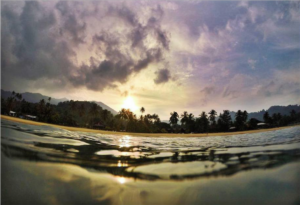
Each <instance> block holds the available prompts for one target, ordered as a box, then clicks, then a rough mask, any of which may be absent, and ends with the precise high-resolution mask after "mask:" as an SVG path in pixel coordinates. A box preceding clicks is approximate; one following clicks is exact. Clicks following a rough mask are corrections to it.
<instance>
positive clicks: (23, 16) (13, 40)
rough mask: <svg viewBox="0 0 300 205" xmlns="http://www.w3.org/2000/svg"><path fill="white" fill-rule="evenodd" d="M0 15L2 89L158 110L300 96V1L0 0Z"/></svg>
mask: <svg viewBox="0 0 300 205" xmlns="http://www.w3.org/2000/svg"><path fill="white" fill-rule="evenodd" d="M216 14H218V15H216ZM1 17H2V22H1V34H2V37H1V48H2V52H1V58H2V60H1V67H2V85H1V86H2V88H3V89H6V90H16V91H31V92H43V93H45V94H48V95H52V96H57V97H67V98H74V99H81V100H82V99H87V100H95V99H96V98H97V99H104V100H105V101H104V102H105V103H107V104H109V105H111V106H112V107H114V108H115V109H119V108H120V105H121V104H122V100H123V99H124V98H125V97H126V96H129V95H130V96H133V97H136V100H137V104H138V106H144V107H146V110H147V111H149V112H156V113H158V114H160V115H161V116H162V118H168V115H169V113H170V112H171V111H174V110H177V111H178V112H181V111H184V110H188V111H190V112H194V114H195V115H198V114H199V113H200V112H201V111H202V110H205V111H208V110H209V109H212V108H214V109H216V110H217V111H222V110H223V109H232V110H236V109H248V110H249V111H257V110H260V109H263V108H265V109H266V108H268V107H269V106H271V105H273V104H279V105H280V104H281V105H287V104H293V103H300V97H299V93H300V90H299V84H300V82H299V79H300V58H299V56H300V40H299V39H300V29H299V28H300V3H299V2H263V1H262V2H244V1H243V2H234V1H228V2H205V1H204V2H203V1H199V2H198V1H187V2H181V1H168V2H166V1H151V2H147V1H122V2H121V1H88V2H84V1H81V2H80V1H79V2H78V1H76V2H72V1H58V2H34V1H28V2H3V3H2V5H1ZM170 108H172V110H170ZM199 109H200V110H199Z"/></svg>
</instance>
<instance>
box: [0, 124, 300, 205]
mask: <svg viewBox="0 0 300 205" xmlns="http://www.w3.org/2000/svg"><path fill="white" fill-rule="evenodd" d="M185 136H186V135H183V136H182V137H174V138H170V137H164V136H161V137H143V136H129V135H104V134H95V133H83V132H72V131H67V130H63V129H58V128H53V127H50V126H33V125H27V124H22V123H16V122H11V121H7V120H2V124H1V165H2V170H1V171H2V172H1V185H2V191H1V195H2V202H5V204H299V203H300V194H299V193H300V127H299V126H298V127H292V128H286V129H282V130H277V131H269V132H262V133H254V134H243V135H230V136H214V137H190V138H187V137H185Z"/></svg>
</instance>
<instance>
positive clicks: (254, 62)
mask: <svg viewBox="0 0 300 205" xmlns="http://www.w3.org/2000/svg"><path fill="white" fill-rule="evenodd" d="M256 63H257V61H256V60H253V59H251V58H249V59H248V64H249V66H250V67H251V69H253V70H254V69H255V65H256Z"/></svg>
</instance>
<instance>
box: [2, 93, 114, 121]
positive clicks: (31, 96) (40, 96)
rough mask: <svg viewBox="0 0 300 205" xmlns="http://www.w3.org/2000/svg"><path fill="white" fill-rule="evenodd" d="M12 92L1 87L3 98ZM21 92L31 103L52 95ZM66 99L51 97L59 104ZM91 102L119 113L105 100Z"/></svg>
mask: <svg viewBox="0 0 300 205" xmlns="http://www.w3.org/2000/svg"><path fill="white" fill-rule="evenodd" d="M11 93H12V92H11V91H5V90H3V89H1V98H4V99H6V98H8V97H10V96H11ZM20 94H22V97H23V99H25V100H26V101H28V102H31V103H38V102H39V101H40V100H42V99H44V100H46V101H47V100H48V98H49V97H50V96H46V95H43V94H41V93H31V92H24V93H20ZM64 101H69V99H67V98H53V97H51V104H55V105H57V104H58V103H60V102H64ZM89 102H94V103H96V104H97V105H99V106H100V107H102V108H103V109H106V110H108V111H110V112H111V113H112V114H113V115H116V114H117V111H115V110H114V109H112V108H111V107H109V106H108V105H106V104H104V103H103V102H100V101H89Z"/></svg>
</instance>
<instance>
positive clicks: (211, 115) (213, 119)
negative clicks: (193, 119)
mask: <svg viewBox="0 0 300 205" xmlns="http://www.w3.org/2000/svg"><path fill="white" fill-rule="evenodd" d="M208 114H209V117H208V119H209V121H210V122H211V124H212V125H215V124H216V116H217V111H215V110H211V111H210V112H209V113H208Z"/></svg>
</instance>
